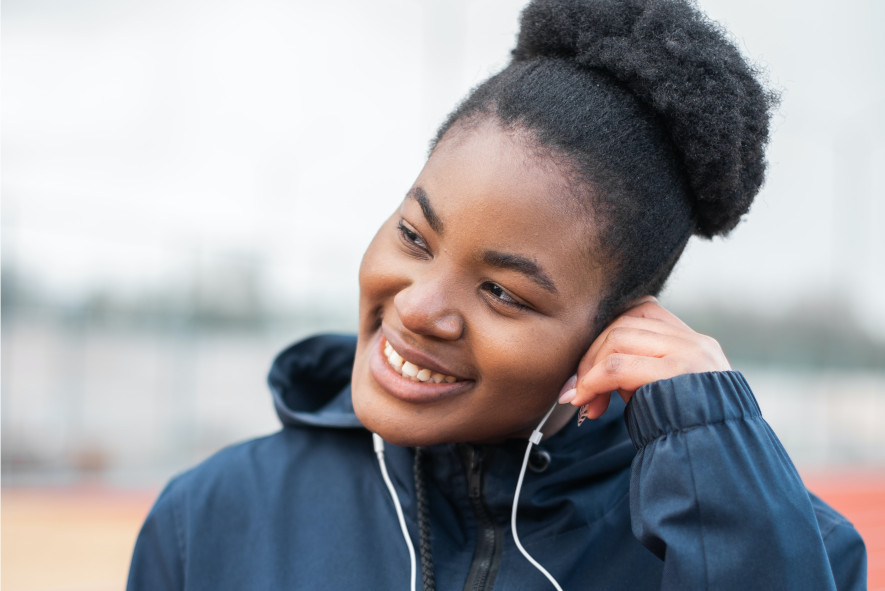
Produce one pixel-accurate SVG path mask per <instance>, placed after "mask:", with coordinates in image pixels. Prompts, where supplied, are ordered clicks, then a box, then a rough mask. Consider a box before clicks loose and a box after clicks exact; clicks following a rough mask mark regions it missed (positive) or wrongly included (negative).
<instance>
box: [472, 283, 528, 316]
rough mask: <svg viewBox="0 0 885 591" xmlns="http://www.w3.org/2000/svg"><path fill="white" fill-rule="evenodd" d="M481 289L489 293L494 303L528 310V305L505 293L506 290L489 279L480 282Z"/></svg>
mask: <svg viewBox="0 0 885 591" xmlns="http://www.w3.org/2000/svg"><path fill="white" fill-rule="evenodd" d="M482 289H483V290H484V291H485V292H486V293H487V294H489V297H490V298H491V299H492V301H494V302H495V303H496V304H501V305H504V306H508V307H510V308H513V309H514V310H530V309H531V308H529V307H528V306H526V305H525V304H523V303H521V302H519V301H518V300H517V299H516V298H514V297H513V296H512V295H510V294H509V293H507V290H506V289H504V288H503V287H501V286H500V285H498V284H497V283H493V282H491V281H486V282H485V283H483V284H482Z"/></svg>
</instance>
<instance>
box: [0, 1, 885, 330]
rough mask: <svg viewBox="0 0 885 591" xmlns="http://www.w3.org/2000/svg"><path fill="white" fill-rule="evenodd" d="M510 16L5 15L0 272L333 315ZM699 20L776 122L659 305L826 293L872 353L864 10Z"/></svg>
mask: <svg viewBox="0 0 885 591" xmlns="http://www.w3.org/2000/svg"><path fill="white" fill-rule="evenodd" d="M522 5H523V2H516V1H507V0H472V1H468V0H432V1H418V0H399V1H391V0H375V1H373V2H364V1H360V0H351V1H342V0H338V1H324V2H290V1H284V0H253V1H250V2H248V3H247V2H217V1H211V2H210V1H209V0H159V1H153V2H150V3H145V2H134V1H126V0H113V1H111V0H84V1H79V2H63V1H61V0H7V1H5V2H4V3H3V7H2V9H3V15H2V16H3V54H2V68H3V106H2V109H3V111H2V116H3V118H2V125H3V144H2V158H3V162H2V164H3V210H2V214H3V261H4V265H14V266H15V268H16V269H18V270H19V271H20V272H24V273H26V275H27V277H28V278H29V280H31V281H34V282H37V283H38V284H39V285H41V286H42V287H43V288H45V289H47V290H51V291H52V292H53V293H55V294H58V298H60V299H67V300H70V301H74V302H75V301H78V300H79V299H81V298H84V297H87V296H88V295H89V294H91V293H95V292H100V291H110V292H115V293H119V294H130V295H132V296H133V297H135V296H137V295H138V294H141V293H156V292H163V291H169V290H171V291H175V290H176V289H186V286H187V284H188V278H189V277H190V276H192V275H193V273H195V272H198V271H199V270H200V269H203V268H204V267H206V266H207V265H208V266H210V267H211V266H213V265H214V266H217V267H220V268H223V267H225V266H226V265H235V266H236V265H240V266H243V265H245V266H247V267H249V268H251V269H253V270H254V271H255V276H256V277H257V279H258V281H259V284H260V287H261V289H262V293H263V294H264V295H263V297H264V298H265V299H266V300H267V301H268V302H269V303H270V304H272V305H275V306H287V307H292V306H297V305H301V304H302V303H304V302H310V301H317V300H319V301H323V302H326V303H332V304H334V305H339V306H342V307H351V308H355V306H356V269H357V265H358V263H359V258H360V256H361V254H362V250H363V249H364V248H365V245H366V244H367V243H368V241H369V239H370V238H371V236H372V234H373V233H374V231H375V229H376V228H377V226H378V225H379V224H380V222H381V221H382V220H383V219H384V218H385V217H386V216H387V215H388V214H389V212H390V211H392V209H393V208H394V207H395V205H396V204H397V203H398V202H399V200H400V199H401V198H402V195H403V194H404V192H405V191H406V190H407V189H408V187H409V185H410V184H411V182H412V180H413V179H414V177H415V176H416V174H417V173H418V171H419V169H420V167H421V165H422V163H423V159H424V157H425V152H426V146H427V141H428V139H429V138H430V136H431V135H432V133H433V130H434V129H435V127H436V126H437V125H438V124H439V122H440V121H441V119H442V118H443V117H444V115H445V114H446V113H447V112H448V111H449V110H450V109H451V108H452V106H453V105H454V104H455V103H456V102H457V101H458V99H460V98H461V97H462V96H463V95H464V93H465V92H466V91H467V89H469V88H470V87H471V86H473V85H474V84H476V83H478V82H479V81H481V80H482V79H483V78H485V77H486V76H488V75H489V74H491V73H492V72H494V71H496V70H497V69H499V68H500V67H501V66H503V65H504V63H505V62H506V59H507V53H508V51H509V49H510V48H511V46H512V44H513V40H514V35H515V32H516V24H517V16H518V13H519V10H520V8H521V7H522ZM701 6H702V7H703V8H704V9H705V10H706V11H707V12H708V14H710V16H712V17H713V18H715V19H717V20H720V21H721V22H722V23H723V24H725V25H726V27H727V28H729V29H730V30H731V31H732V33H733V35H734V37H735V38H736V39H737V40H738V42H739V44H740V45H741V46H742V48H743V49H744V51H745V52H746V53H747V54H748V55H749V56H750V57H751V58H752V59H753V60H755V61H756V62H758V63H761V64H764V65H765V68H766V70H767V72H768V78H769V80H770V81H771V83H773V84H774V85H775V86H776V87H777V88H779V89H781V91H782V92H783V104H782V106H781V109H780V111H779V113H778V115H777V116H776V119H775V122H774V137H773V141H772V144H771V148H770V151H769V160H770V163H771V169H770V174H769V178H768V182H767V184H766V186H765V188H764V190H763V192H762V193H761V194H760V196H759V197H758V199H757V202H756V204H755V205H754V207H753V210H752V211H751V214H750V216H749V217H748V219H747V221H746V222H745V223H744V224H743V225H742V226H740V227H739V228H738V229H737V230H736V231H735V232H734V233H733V235H732V236H731V237H730V238H729V239H728V240H719V241H715V242H713V243H705V242H701V243H697V244H694V245H692V246H691V247H690V249H689V251H688V253H687V255H686V257H685V258H684V259H683V261H682V263H681V264H680V266H679V267H678V270H677V272H676V274H675V276H674V278H673V280H672V281H671V285H670V287H669V290H668V293H667V297H668V298H669V299H670V301H672V302H675V303H677V304H679V305H683V306H685V305H701V304H705V303H711V302H712V303H722V302H724V303H727V304H729V305H731V306H734V307H738V308H746V307H753V308H754V309H757V310H759V311H761V312H762V313H768V314H778V313H783V312H784V311H787V310H789V309H791V307H793V306H796V305H797V302H800V301H807V300H808V299H828V298H833V297H837V298H841V299H843V300H844V301H845V303H846V305H848V306H849V308H850V310H851V312H852V314H854V315H855V316H856V317H857V318H858V319H860V320H861V323H862V324H863V325H865V326H868V327H869V328H870V330H871V331H874V332H876V333H877V334H879V335H880V336H885V306H882V305H881V301H882V299H883V298H882V295H881V294H882V293H883V291H885V271H883V269H885V232H883V231H882V226H883V224H885V203H883V202H885V115H883V113H885V63H883V62H885V46H883V45H885V37H883V35H882V34H881V25H882V24H883V23H885V3H883V2H879V1H877V0H846V1H843V2H839V3H834V2H821V1H817V0H815V1H803V2H799V1H798V0H790V1H778V2H770V1H763V0H745V1H742V2H735V1H733V0H731V1H727V0H706V1H704V2H701Z"/></svg>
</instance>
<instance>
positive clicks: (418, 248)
mask: <svg viewBox="0 0 885 591" xmlns="http://www.w3.org/2000/svg"><path fill="white" fill-rule="evenodd" d="M396 229H397V232H398V233H399V237H400V241H401V242H402V243H403V245H404V246H405V247H406V248H407V249H408V250H409V251H410V252H411V253H412V254H414V255H419V256H427V255H429V254H430V249H429V248H428V246H427V243H426V242H424V238H422V237H421V234H419V233H418V232H416V231H415V230H413V229H412V228H410V227H409V226H407V225H406V222H405V220H400V221H399V223H398V224H397V226H396Z"/></svg>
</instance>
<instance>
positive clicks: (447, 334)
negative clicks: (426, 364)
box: [393, 277, 464, 341]
mask: <svg viewBox="0 0 885 591" xmlns="http://www.w3.org/2000/svg"><path fill="white" fill-rule="evenodd" d="M445 284H446V281H445V280H444V279H443V278H440V277H437V278H436V280H432V279H431V280H426V278H424V280H415V281H413V282H412V283H411V284H410V285H408V286H407V287H405V288H403V289H401V290H400V291H399V292H398V293H397V294H396V296H394V298H393V305H394V307H395V308H396V311H397V313H398V314H399V318H400V321H401V322H402V323H403V326H404V327H405V328H406V329H407V330H409V331H411V332H414V333H416V334H420V335H424V336H432V337H436V338H439V339H444V340H449V341H453V340H456V339H459V338H461V336H462V335H463V334H464V318H463V316H462V315H461V313H460V311H459V310H458V308H457V306H456V304H455V302H454V300H453V298H452V297H451V292H449V293H446V288H445Z"/></svg>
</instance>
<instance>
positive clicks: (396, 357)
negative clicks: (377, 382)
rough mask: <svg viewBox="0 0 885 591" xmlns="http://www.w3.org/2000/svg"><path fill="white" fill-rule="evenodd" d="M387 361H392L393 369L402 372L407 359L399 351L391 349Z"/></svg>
mask: <svg viewBox="0 0 885 591" xmlns="http://www.w3.org/2000/svg"><path fill="white" fill-rule="evenodd" d="M387 362H388V363H390V366H391V367H393V369H395V370H396V371H399V372H401V371H402V370H403V364H404V363H405V360H404V359H403V358H402V357H400V354H399V353H397V352H396V351H394V350H393V349H391V350H390V353H388V354H387Z"/></svg>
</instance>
